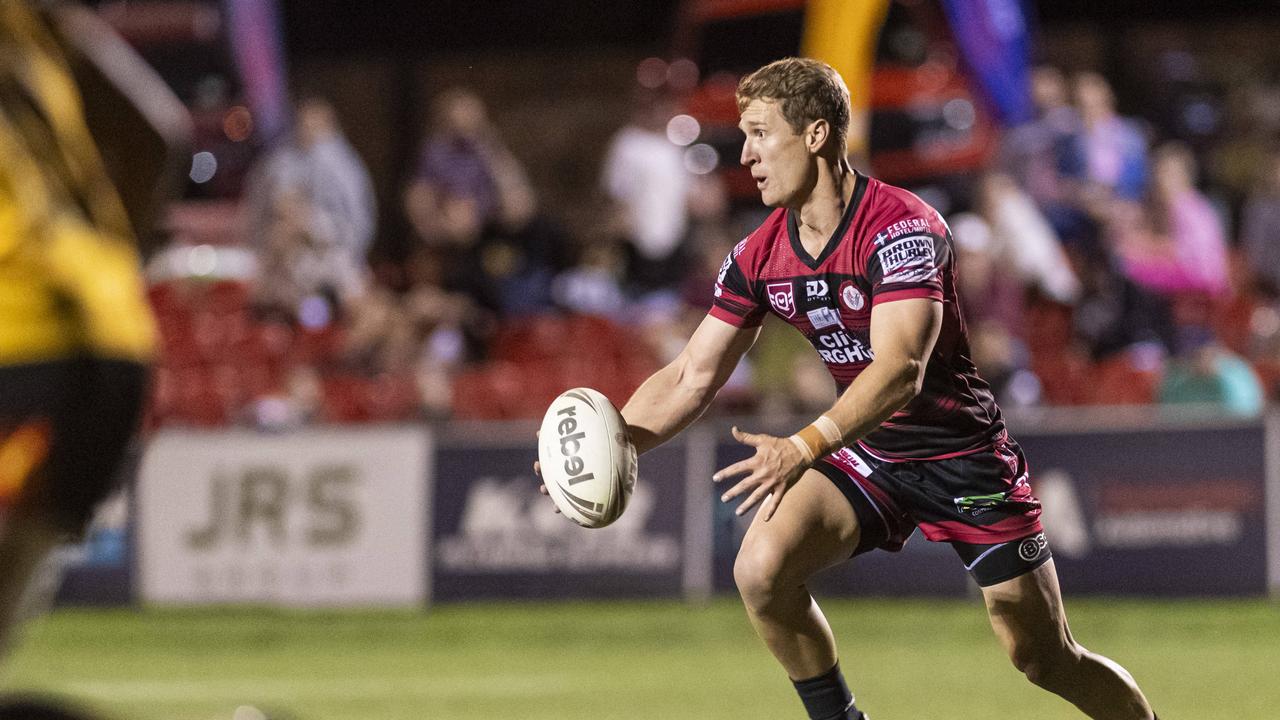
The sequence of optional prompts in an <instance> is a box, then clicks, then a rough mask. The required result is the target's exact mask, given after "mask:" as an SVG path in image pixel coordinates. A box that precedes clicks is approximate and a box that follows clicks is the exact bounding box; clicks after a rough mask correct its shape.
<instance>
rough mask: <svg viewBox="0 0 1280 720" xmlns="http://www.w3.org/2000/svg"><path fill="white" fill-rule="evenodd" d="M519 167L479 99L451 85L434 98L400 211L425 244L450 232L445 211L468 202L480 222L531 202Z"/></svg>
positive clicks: (482, 222) (440, 238) (469, 91)
mask: <svg viewBox="0 0 1280 720" xmlns="http://www.w3.org/2000/svg"><path fill="white" fill-rule="evenodd" d="M532 195H533V191H532V189H531V188H530V187H529V181H528V179H527V178H526V177H525V173H524V168H522V167H521V166H520V163H519V162H518V161H517V160H516V159H515V157H514V156H512V154H511V152H510V150H508V149H507V146H506V144H505V143H503V142H502V139H501V137H500V136H499V134H498V132H497V129H496V128H494V126H493V124H492V123H491V122H490V121H489V116H488V112H487V111H486V109H485V106H484V102H483V101H482V100H481V99H480V97H479V96H477V95H476V94H475V93H474V92H472V91H471V90H468V89H465V88H454V89H451V90H446V91H444V92H442V93H441V94H440V95H439V96H438V97H436V99H435V103H434V106H433V109H432V116H431V123H430V127H429V128H428V130H427V136H426V138H425V140H424V141H423V145H422V151H421V152H420V154H419V156H418V167H417V169H416V171H415V173H414V176H413V178H412V180H411V181H410V183H409V187H408V188H407V189H406V191H405V196H404V203H405V213H406V215H408V217H409V221H410V223H411V224H412V225H413V228H414V230H415V231H416V232H417V234H418V237H419V238H421V239H422V240H424V241H425V242H427V243H429V244H431V243H436V242H438V241H440V240H442V239H443V238H442V236H447V235H449V234H451V233H454V234H456V228H450V227H448V221H449V216H448V214H449V212H450V210H451V209H454V210H456V209H457V208H458V207H459V206H460V205H470V210H469V212H474V213H475V216H476V220H477V222H478V224H479V226H480V227H484V226H486V225H488V224H489V223H491V222H494V221H496V220H498V219H499V218H500V217H501V216H502V215H503V213H504V212H512V211H513V208H514V212H517V213H518V212H519V208H521V207H524V206H526V205H528V204H529V203H531V202H532V199H531V198H532Z"/></svg>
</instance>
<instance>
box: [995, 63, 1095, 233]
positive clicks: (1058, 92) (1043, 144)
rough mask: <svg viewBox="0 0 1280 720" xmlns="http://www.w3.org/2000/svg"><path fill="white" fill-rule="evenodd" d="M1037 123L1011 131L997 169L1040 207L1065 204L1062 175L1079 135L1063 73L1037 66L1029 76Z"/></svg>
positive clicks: (1035, 121) (1002, 149)
mask: <svg viewBox="0 0 1280 720" xmlns="http://www.w3.org/2000/svg"><path fill="white" fill-rule="evenodd" d="M1031 99H1032V102H1033V103H1034V104H1035V109H1036V114H1037V117H1036V119H1034V120H1032V121H1031V122H1027V123H1024V124H1022V125H1019V126H1018V127H1015V128H1012V129H1010V130H1009V131H1008V133H1007V134H1006V135H1005V138H1004V141H1003V142H1002V144H1001V149H1000V165H1001V167H1002V168H1003V169H1004V171H1005V172H1006V173H1008V174H1009V175H1011V176H1012V177H1013V179H1014V180H1015V181H1016V182H1017V183H1018V185H1019V186H1021V187H1022V188H1023V189H1025V190H1026V191H1027V193H1028V194H1029V195H1030V196H1031V198H1032V199H1033V200H1035V202H1036V203H1037V204H1039V205H1040V206H1041V207H1045V208H1048V207H1053V206H1057V205H1060V204H1061V203H1063V202H1065V201H1066V200H1067V197H1066V194H1065V193H1066V191H1065V188H1063V185H1062V171H1063V168H1064V167H1065V166H1066V164H1067V161H1068V156H1069V154H1070V152H1071V151H1072V148H1073V145H1074V143H1075V142H1076V138H1077V136H1078V135H1079V134H1080V115H1079V113H1077V112H1076V110H1075V108H1074V107H1072V106H1071V103H1070V97H1069V93H1068V92H1067V81H1066V78H1065V77H1063V74H1062V71H1061V70H1059V69H1057V68H1055V67H1049V66H1043V65H1042V66H1040V67H1037V68H1035V69H1034V70H1032V72H1031Z"/></svg>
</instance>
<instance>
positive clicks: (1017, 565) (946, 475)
mask: <svg viewBox="0 0 1280 720" xmlns="http://www.w3.org/2000/svg"><path fill="white" fill-rule="evenodd" d="M814 469H815V470H818V471H819V472H821V473H822V474H823V475H826V476H827V477H828V478H829V479H830V480H831V482H833V483H835V485H836V487H837V488H839V489H840V491H841V492H842V493H843V494H844V496H845V498H847V499H848V500H849V504H850V505H852V506H853V510H854V513H855V514H856V515H857V517H858V525H859V528H860V531H861V538H860V540H859V541H858V547H857V548H856V549H855V550H854V553H853V554H854V555H858V554H860V553H864V552H869V551H871V550H874V549H877V548H881V549H885V550H889V551H897V550H901V549H902V547H903V545H904V544H906V542H907V538H908V537H910V536H911V533H912V532H913V531H914V530H915V529H916V528H919V529H920V531H921V532H922V533H923V534H924V536H925V537H926V538H928V539H929V540H931V541H933V542H946V543H950V544H951V546H952V547H953V548H955V550H956V553H957V554H958V555H959V556H960V558H961V561H962V562H963V563H964V566H965V570H967V571H968V572H969V574H970V575H971V576H973V578H974V579H975V580H976V581H977V582H978V584H979V585H982V586H983V587H986V586H988V585H994V584H996V583H999V582H1003V581H1005V580H1010V579H1012V578H1015V577H1017V576H1019V575H1022V574H1024V573H1026V572H1029V571H1031V570H1034V569H1035V568H1037V567H1039V566H1041V565H1043V564H1044V563H1045V562H1047V561H1048V560H1049V558H1050V556H1051V554H1050V551H1049V545H1048V542H1047V541H1046V540H1045V537H1044V528H1043V527H1042V526H1041V525H1040V501H1039V500H1037V499H1036V498H1035V496H1034V495H1032V494H1031V486H1030V484H1029V474H1030V473H1029V470H1028V468H1027V461H1026V458H1025V457H1024V456H1023V454H1022V449H1021V448H1020V447H1018V444H1017V443H1015V442H1014V441H1013V440H1012V439H1010V438H1008V437H1007V436H1003V437H1001V438H1000V439H999V440H998V441H997V442H995V443H994V444H993V445H992V446H991V447H990V448H988V449H985V450H981V451H978V452H974V453H970V454H967V455H961V456H958V457H951V458H945V459H939V460H919V461H889V460H884V459H880V458H877V457H875V456H874V455H872V454H871V453H870V452H868V451H866V450H865V449H863V448H861V447H856V446H855V447H849V448H844V449H842V450H840V451H838V452H835V453H832V454H831V455H829V456H827V457H825V458H823V459H821V460H819V461H818V462H817V463H815V464H814Z"/></svg>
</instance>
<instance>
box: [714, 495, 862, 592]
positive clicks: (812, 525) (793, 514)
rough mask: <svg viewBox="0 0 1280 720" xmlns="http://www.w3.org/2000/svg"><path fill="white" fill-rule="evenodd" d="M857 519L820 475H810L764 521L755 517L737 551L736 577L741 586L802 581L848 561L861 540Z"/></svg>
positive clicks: (845, 501) (845, 502) (843, 498)
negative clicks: (749, 582) (747, 581)
mask: <svg viewBox="0 0 1280 720" xmlns="http://www.w3.org/2000/svg"><path fill="white" fill-rule="evenodd" d="M859 532H860V529H859V524H858V516H857V514H856V513H855V512H854V509H853V507H852V506H851V505H850V504H849V501H848V500H847V499H846V498H845V496H844V494H843V493H841V492H840V490H839V489H838V488H836V486H835V485H834V484H833V483H832V482H831V480H830V479H829V478H827V477H826V476H825V475H823V474H822V473H820V472H818V471H816V470H808V471H806V472H805V473H804V475H802V476H801V477H800V479H799V480H798V481H796V484H795V485H793V486H792V487H791V489H790V490H788V491H787V493H786V494H785V495H784V496H783V498H782V502H781V503H780V504H779V505H778V509H777V511H776V512H775V513H774V514H773V517H772V518H770V519H769V520H768V521H767V522H766V521H765V520H764V515H763V514H762V513H759V512H757V513H756V516H755V518H754V519H753V520H752V521H751V525H750V526H749V527H748V528H747V534H746V536H745V537H744V538H743V540H742V547H741V548H740V549H739V550H738V560H737V563H736V564H735V567H734V575H735V577H736V578H738V579H739V582H740V584H741V581H742V580H743V579H744V578H750V579H751V580H752V581H754V582H762V581H774V582H794V583H801V582H804V580H805V579H807V578H808V577H809V576H810V575H812V574H813V573H815V572H817V571H819V570H821V569H823V568H826V567H830V566H831V565H834V564H836V563H839V562H842V561H844V560H847V559H849V557H851V556H852V555H853V552H854V549H856V548H857V547H858V540H859Z"/></svg>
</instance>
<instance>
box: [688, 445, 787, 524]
mask: <svg viewBox="0 0 1280 720" xmlns="http://www.w3.org/2000/svg"><path fill="white" fill-rule="evenodd" d="M733 439H734V440H737V441H738V442H740V443H742V444H743V445H750V446H751V447H753V448H755V449H756V454H755V455H753V456H751V457H749V458H747V459H746V460H742V461H740V462H736V463H734V464H732V465H730V466H729V467H727V468H725V469H723V470H721V471H719V472H717V473H716V474H715V475H712V476H711V479H712V480H714V481H715V482H720V481H721V480H725V479H727V478H731V477H734V476H737V475H742V474H746V475H747V476H746V477H745V478H743V479H742V480H741V481H740V482H739V483H738V484H737V485H734V486H733V487H731V488H729V490H728V491H726V492H725V493H724V494H723V495H721V496H720V502H729V501H730V500H732V499H734V498H736V497H738V496H739V495H742V494H743V493H745V492H748V491H750V492H751V494H750V495H748V496H747V499H746V500H743V501H742V504H740V505H738V509H737V510H736V511H735V512H736V513H737V514H738V515H741V514H743V513H745V512H746V511H748V510H750V509H751V508H753V507H755V505H756V504H757V503H759V502H760V501H761V500H763V501H764V504H763V505H761V506H760V512H761V513H763V514H764V520H765V522H768V521H769V518H771V517H773V513H774V512H775V511H776V510H777V509H778V503H780V502H782V496H783V495H784V494H785V493H786V492H787V490H788V489H789V488H790V487H791V486H792V485H794V484H795V483H796V481H797V480H799V479H800V476H801V475H802V474H804V471H805V470H806V469H807V467H808V463H806V462H805V459H804V456H803V455H801V454H800V450H799V448H797V447H796V446H795V443H793V442H791V441H790V440H788V439H787V438H779V437H774V436H772V435H764V434H761V433H748V432H742V431H741V430H739V429H738V428H736V427H735V428H733Z"/></svg>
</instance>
